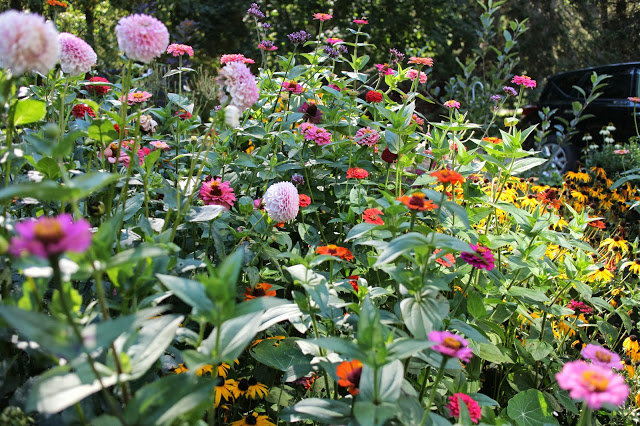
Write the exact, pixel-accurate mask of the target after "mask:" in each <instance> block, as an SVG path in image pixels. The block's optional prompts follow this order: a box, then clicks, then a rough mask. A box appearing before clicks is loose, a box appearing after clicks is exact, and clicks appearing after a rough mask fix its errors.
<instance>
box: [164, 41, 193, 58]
mask: <svg viewBox="0 0 640 426" xmlns="http://www.w3.org/2000/svg"><path fill="white" fill-rule="evenodd" d="M167 53H170V54H172V55H173V56H182V55H189V56H193V47H191V46H188V45H186V44H177V43H173V44H170V45H169V47H167Z"/></svg>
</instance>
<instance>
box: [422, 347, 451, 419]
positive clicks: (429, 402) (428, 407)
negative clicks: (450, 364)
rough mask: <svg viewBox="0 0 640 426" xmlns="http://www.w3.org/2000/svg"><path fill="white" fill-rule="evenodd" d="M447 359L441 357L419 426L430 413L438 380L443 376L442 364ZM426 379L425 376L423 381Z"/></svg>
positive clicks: (444, 363) (445, 362)
mask: <svg viewBox="0 0 640 426" xmlns="http://www.w3.org/2000/svg"><path fill="white" fill-rule="evenodd" d="M448 359H449V358H447V357H446V356H443V357H442V362H441V363H440V369H439V370H438V375H437V376H436V379H435V381H434V382H433V387H432V388H431V394H430V395H429V401H428V402H427V405H426V406H425V410H424V416H423V417H422V421H421V422H420V426H423V425H424V424H425V423H426V422H427V419H428V418H429V413H431V405H433V401H434V400H435V399H436V393H437V392H438V385H439V384H440V382H441V381H442V378H443V377H444V372H445V368H444V366H445V365H447V360H448ZM426 380H427V378H426V377H425V381H426Z"/></svg>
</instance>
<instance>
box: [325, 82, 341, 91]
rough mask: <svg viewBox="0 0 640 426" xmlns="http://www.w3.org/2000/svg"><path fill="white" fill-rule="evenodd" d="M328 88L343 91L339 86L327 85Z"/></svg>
mask: <svg viewBox="0 0 640 426" xmlns="http://www.w3.org/2000/svg"><path fill="white" fill-rule="evenodd" d="M327 87H330V88H332V89H333V90H337V91H338V92H340V91H341V89H340V87H339V86H338V85H337V84H327Z"/></svg>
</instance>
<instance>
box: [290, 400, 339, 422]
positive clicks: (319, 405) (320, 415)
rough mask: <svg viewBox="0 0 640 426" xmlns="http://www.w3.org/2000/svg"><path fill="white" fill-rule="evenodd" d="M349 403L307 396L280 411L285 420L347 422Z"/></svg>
mask: <svg viewBox="0 0 640 426" xmlns="http://www.w3.org/2000/svg"><path fill="white" fill-rule="evenodd" d="M350 415H351V404H350V403H349V402H346V401H345V400H332V399H320V398H307V399H303V400H302V401H300V402H298V403H297V404H295V405H293V406H291V407H287V408H285V409H284V410H282V411H281V412H280V418H281V419H282V420H284V421H285V422H300V421H303V420H311V421H315V422H321V423H329V424H347V423H348V421H349V417H350Z"/></svg>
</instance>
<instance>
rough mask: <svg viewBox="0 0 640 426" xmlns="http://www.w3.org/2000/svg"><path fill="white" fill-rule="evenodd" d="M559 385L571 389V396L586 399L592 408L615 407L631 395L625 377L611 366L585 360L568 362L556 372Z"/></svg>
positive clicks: (580, 399) (579, 399)
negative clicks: (615, 371)
mask: <svg viewBox="0 0 640 426" xmlns="http://www.w3.org/2000/svg"><path fill="white" fill-rule="evenodd" d="M556 380H557V381H558V386H560V387H561V388H562V389H565V390H568V391H569V396H570V397H571V398H573V399H575V400H578V401H584V402H586V404H587V407H589V408H590V409H591V410H599V409H600V408H602V407H605V408H607V409H611V410H613V409H615V408H616V407H619V406H620V405H622V404H624V402H625V401H626V399H627V397H628V396H629V386H628V385H627V384H626V383H625V382H624V378H623V377H622V376H620V375H619V374H616V373H614V372H613V371H612V370H611V369H610V368H607V367H602V366H599V365H594V364H589V363H587V362H584V361H572V362H568V363H566V364H565V365H564V367H563V368H562V371H561V372H559V373H558V374H556Z"/></svg>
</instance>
